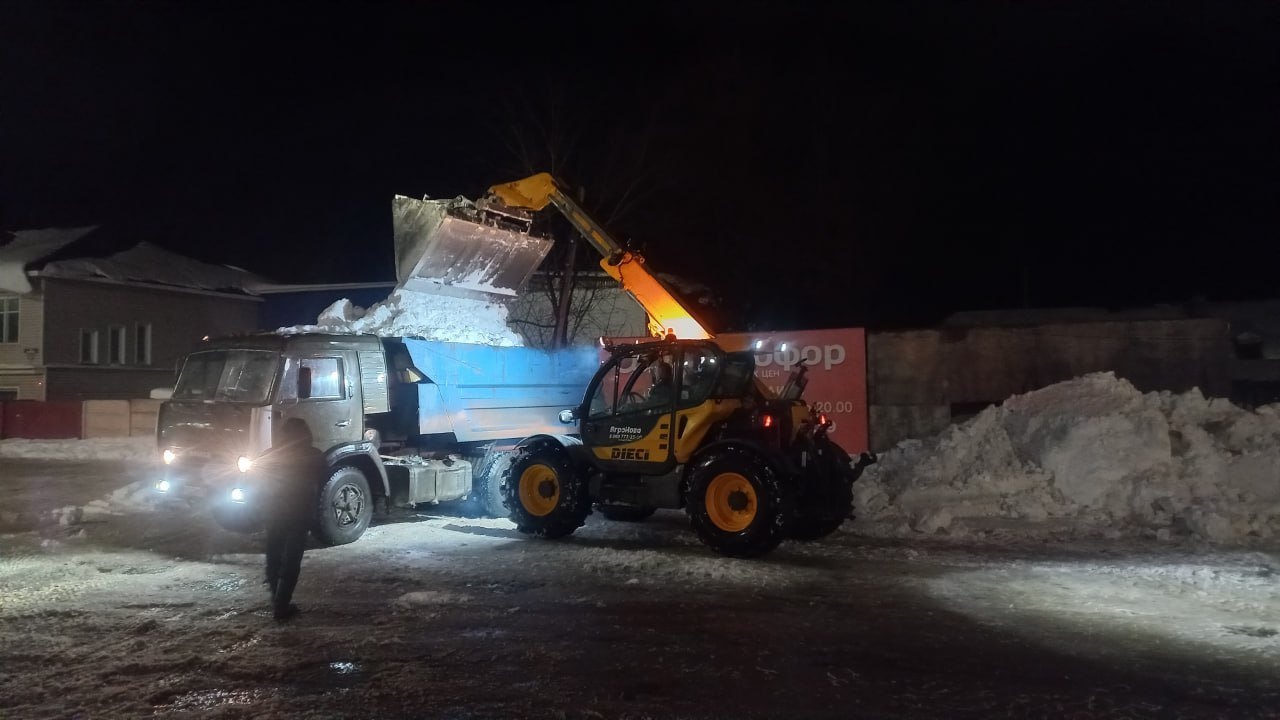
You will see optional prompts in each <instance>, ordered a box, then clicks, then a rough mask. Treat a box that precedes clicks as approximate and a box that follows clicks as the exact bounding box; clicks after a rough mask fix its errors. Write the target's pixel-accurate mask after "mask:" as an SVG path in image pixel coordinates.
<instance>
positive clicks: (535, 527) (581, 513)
mask: <svg viewBox="0 0 1280 720" xmlns="http://www.w3.org/2000/svg"><path fill="white" fill-rule="evenodd" d="M501 489H502V498H503V504H504V505H506V508H507V511H508V512H509V513H510V517H511V521H512V522H514V523H515V524H516V529H517V530H519V531H520V532H522V533H527V534H529V535H537V536H539V537H545V538H558V537H564V536H565V535H569V534H571V533H572V532H573V531H574V530H577V529H578V528H580V527H582V524H583V523H584V522H586V520H587V516H588V515H590V514H591V501H590V499H589V498H588V497H587V487H586V483H585V482H584V479H583V478H581V477H579V475H578V473H576V472H574V469H573V465H572V463H570V462H569V456H568V453H566V452H565V450H564V448H562V447H560V446H559V445H556V444H553V443H549V442H546V443H539V444H537V445H532V446H529V447H523V448H520V449H519V450H516V451H515V457H514V458H513V459H512V461H511V464H510V465H508V466H507V468H506V470H505V471H504V472H503V473H502V485H501Z"/></svg>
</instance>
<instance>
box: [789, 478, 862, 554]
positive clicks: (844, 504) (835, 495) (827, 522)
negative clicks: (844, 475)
mask: <svg viewBox="0 0 1280 720" xmlns="http://www.w3.org/2000/svg"><path fill="white" fill-rule="evenodd" d="M852 509H853V485H852V484H849V483H844V484H843V487H842V488H839V489H836V490H834V491H832V493H831V494H830V495H829V496H828V497H826V498H824V499H823V500H822V501H821V502H820V503H819V504H813V505H809V506H807V507H801V508H799V509H798V510H797V511H796V514H795V517H794V518H792V520H791V524H790V526H789V527H788V528H787V537H788V538H791V539H792V540H799V541H801V542H810V541H813V540H821V539H822V538H824V537H826V536H828V535H830V534H831V533H833V532H835V531H836V529H838V528H839V527H840V526H841V525H842V524H844V521H845V519H847V518H848V517H849V513H850V512H852Z"/></svg>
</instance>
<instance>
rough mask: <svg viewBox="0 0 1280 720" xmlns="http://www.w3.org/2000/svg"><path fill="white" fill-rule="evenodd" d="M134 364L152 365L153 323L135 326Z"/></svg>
mask: <svg viewBox="0 0 1280 720" xmlns="http://www.w3.org/2000/svg"><path fill="white" fill-rule="evenodd" d="M133 364H134V365H150V364H151V323H138V324H137V325H135V326H133Z"/></svg>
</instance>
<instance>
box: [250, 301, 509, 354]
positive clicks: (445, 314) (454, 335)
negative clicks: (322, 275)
mask: <svg viewBox="0 0 1280 720" xmlns="http://www.w3.org/2000/svg"><path fill="white" fill-rule="evenodd" d="M276 332H277V333H280V334H284V335H291V334H295V333H304V332H321V333H339V334H358V333H371V334H374V335H378V336H381V337H420V338H423V339H426V340H441V341H444V342H460V343H472V344H476V345H498V346H506V347H509V346H516V345H523V344H524V340H523V339H521V337H520V335H518V334H517V333H516V332H515V331H513V330H512V329H511V328H510V327H508V326H507V308H506V307H505V306H503V305H499V304H496V303H491V302H485V301H483V300H472V299H470V298H458V297H450V296H447V295H433V294H428V293H420V292H414V291H412V290H396V291H395V292H393V293H391V296H390V297H388V298H387V299H386V300H384V301H382V302H380V303H378V304H376V305H374V306H372V307H370V308H367V309H365V308H361V307H359V306H356V305H353V304H351V301H350V300H347V299H345V298H344V299H342V300H339V301H338V302H335V303H334V304H332V305H330V306H329V307H327V308H325V310H324V311H323V312H321V313H320V317H319V318H318V319H317V320H316V324H315V325H297V326H294V327H286V328H280V329H278V330H277V331H276Z"/></svg>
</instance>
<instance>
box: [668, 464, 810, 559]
mask: <svg viewBox="0 0 1280 720" xmlns="http://www.w3.org/2000/svg"><path fill="white" fill-rule="evenodd" d="M791 505H792V500H791V494H790V492H788V491H787V489H786V487H785V486H784V485H783V483H782V481H781V480H779V479H778V477H777V475H776V474H774V472H773V469H772V468H770V467H769V465H768V464H767V463H765V462H764V461H763V460H761V459H760V458H758V457H756V456H754V455H752V454H750V453H747V452H744V451H740V450H738V451H727V452H720V453H713V454H711V455H709V456H707V457H706V458H704V459H702V460H700V461H698V462H697V463H696V464H695V465H694V467H693V470H692V471H691V472H690V474H689V494H688V496H687V497H686V499H685V507H686V510H687V512H688V513H689V519H690V521H691V523H692V525H693V529H694V530H695V531H696V532H697V533H698V538H699V539H700V540H702V542H703V544H705V545H707V546H708V547H710V548H711V549H712V550H715V551H716V552H718V553H721V554H722V555H728V556H730V557H756V556H759V555H763V554H765V553H767V552H769V551H770V550H772V549H774V548H775V547H777V546H778V543H780V542H782V539H783V537H785V534H786V521H787V519H788V517H789V516H790V514H791Z"/></svg>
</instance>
